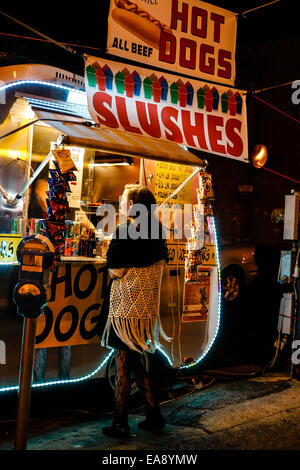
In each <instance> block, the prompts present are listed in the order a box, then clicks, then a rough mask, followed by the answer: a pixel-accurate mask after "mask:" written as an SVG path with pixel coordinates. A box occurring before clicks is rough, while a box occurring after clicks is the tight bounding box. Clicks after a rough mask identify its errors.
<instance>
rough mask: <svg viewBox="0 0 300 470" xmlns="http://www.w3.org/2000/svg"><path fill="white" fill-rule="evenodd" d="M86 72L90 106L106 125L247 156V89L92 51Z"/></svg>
mask: <svg viewBox="0 0 300 470" xmlns="http://www.w3.org/2000/svg"><path fill="white" fill-rule="evenodd" d="M85 77H86V91H87V97H88V107H89V112H90V114H91V117H92V119H93V120H94V121H95V122H97V123H99V124H100V126H101V127H102V128H104V127H108V128H111V129H116V130H120V131H123V132H124V131H125V132H129V133H131V134H135V135H136V136H147V137H151V138H154V139H160V140H164V141H171V142H176V143H178V144H182V145H186V146H188V147H191V148H195V149H198V150H202V151H204V152H207V153H213V154H216V155H221V156H224V157H228V158H234V159H238V160H242V161H243V160H247V159H248V142H247V113H246V101H245V97H246V95H245V93H244V92H243V91H239V90H236V89H231V88H230V87H228V86H221V85H220V86H219V85H213V84H211V83H205V82H202V81H199V80H192V79H190V80H188V79H186V78H183V77H182V78H180V77H178V76H175V75H170V74H166V73H162V72H159V71H155V72H154V71H153V70H149V69H142V68H140V67H134V66H133V65H129V64H124V63H118V62H112V61H107V60H106V59H101V58H98V57H92V56H89V57H88V58H87V61H86V74H85Z"/></svg>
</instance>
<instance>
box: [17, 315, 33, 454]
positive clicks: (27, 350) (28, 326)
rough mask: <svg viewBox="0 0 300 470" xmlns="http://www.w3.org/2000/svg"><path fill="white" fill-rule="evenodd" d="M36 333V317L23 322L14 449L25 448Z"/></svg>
mask: <svg viewBox="0 0 300 470" xmlns="http://www.w3.org/2000/svg"><path fill="white" fill-rule="evenodd" d="M35 335H36V318H25V319H24V322H23V337H22V350H21V360H20V374H19V399H18V410H17V424H16V435H15V450H26V444H27V434H28V426H29V412H30V401H31V384H32V372H33V359H34V347H35Z"/></svg>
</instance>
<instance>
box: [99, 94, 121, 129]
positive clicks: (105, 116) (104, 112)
mask: <svg viewBox="0 0 300 470" xmlns="http://www.w3.org/2000/svg"><path fill="white" fill-rule="evenodd" d="M105 104H107V105H108V106H109V107H110V108H111V104H112V96H111V95H108V94H107V93H101V92H97V93H95V94H94V96H93V106H94V108H95V111H96V113H97V119H98V122H99V124H103V125H105V126H108V127H111V128H113V129H116V128H118V127H119V124H118V121H117V119H116V118H115V116H114V114H113V113H112V111H111V110H110V109H108V108H107V107H106V106H105Z"/></svg>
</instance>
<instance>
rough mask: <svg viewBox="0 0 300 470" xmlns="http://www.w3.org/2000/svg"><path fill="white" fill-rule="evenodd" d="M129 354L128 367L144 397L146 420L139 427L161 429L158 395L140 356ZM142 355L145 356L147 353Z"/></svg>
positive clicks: (133, 353) (162, 420)
mask: <svg viewBox="0 0 300 470" xmlns="http://www.w3.org/2000/svg"><path fill="white" fill-rule="evenodd" d="M129 354H130V367H131V369H132V371H133V373H134V376H135V379H136V382H137V385H138V387H139V388H140V390H142V391H143V392H144V396H145V407H146V420H145V421H142V422H141V423H139V427H140V428H142V429H153V430H157V429H162V428H163V427H164V425H165V420H164V418H163V416H162V414H161V412H160V406H159V400H158V396H157V395H158V394H157V391H156V390H155V389H154V387H153V382H152V380H151V378H150V375H149V373H148V372H147V370H146V367H145V365H144V364H143V363H142V355H141V354H139V353H136V352H134V351H132V352H131V351H130V353H129ZM144 354H145V355H146V354H147V353H144ZM146 359H147V357H146Z"/></svg>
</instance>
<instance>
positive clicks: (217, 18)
mask: <svg viewBox="0 0 300 470" xmlns="http://www.w3.org/2000/svg"><path fill="white" fill-rule="evenodd" d="M210 19H211V20H212V21H213V22H214V42H220V36H221V24H224V22H225V17H224V16H221V15H218V14H217V13H211V15H210Z"/></svg>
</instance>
